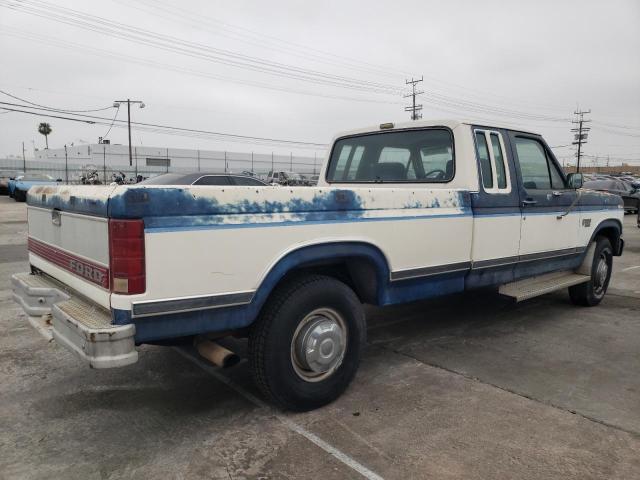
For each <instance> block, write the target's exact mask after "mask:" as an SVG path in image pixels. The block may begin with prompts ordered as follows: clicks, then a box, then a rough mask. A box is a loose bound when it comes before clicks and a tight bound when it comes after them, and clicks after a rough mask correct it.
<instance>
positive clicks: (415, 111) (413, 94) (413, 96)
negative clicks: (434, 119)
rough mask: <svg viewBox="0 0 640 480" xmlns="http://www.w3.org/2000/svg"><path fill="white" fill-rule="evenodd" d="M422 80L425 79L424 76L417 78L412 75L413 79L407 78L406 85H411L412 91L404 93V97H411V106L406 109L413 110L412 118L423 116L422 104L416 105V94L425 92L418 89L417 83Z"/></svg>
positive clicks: (407, 110) (405, 109) (417, 118)
mask: <svg viewBox="0 0 640 480" xmlns="http://www.w3.org/2000/svg"><path fill="white" fill-rule="evenodd" d="M422 81H424V76H422V77H420V78H419V79H416V80H414V79H413V77H411V80H407V81H406V82H405V84H406V85H411V93H408V94H407V95H404V98H409V97H411V106H409V107H404V111H405V112H411V120H420V119H421V118H422V114H421V113H420V111H421V110H422V104H419V105H416V96H418V95H421V94H423V93H424V92H423V91H417V90H416V85H417V84H418V83H420V82H422Z"/></svg>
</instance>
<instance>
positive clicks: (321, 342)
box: [291, 308, 347, 382]
mask: <svg viewBox="0 0 640 480" xmlns="http://www.w3.org/2000/svg"><path fill="white" fill-rule="evenodd" d="M346 332H347V330H346V326H345V322H344V320H343V318H342V316H341V315H340V314H338V312H336V311H335V310H331V309H328V308H320V309H317V310H314V311H313V312H311V313H309V314H308V315H307V316H306V317H305V318H304V319H303V320H302V322H300V325H298V328H297V329H296V331H295V333H294V335H293V339H292V342H291V360H292V364H293V367H294V370H295V371H296V373H297V374H298V375H299V376H300V377H301V378H302V379H304V380H306V381H309V382H317V381H319V380H322V379H325V378H327V377H328V376H329V375H331V374H332V373H333V372H335V371H336V369H337V368H338V367H339V366H340V364H341V363H342V359H343V358H344V354H345V351H346V345H347V335H346Z"/></svg>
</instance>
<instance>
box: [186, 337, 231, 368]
mask: <svg viewBox="0 0 640 480" xmlns="http://www.w3.org/2000/svg"><path fill="white" fill-rule="evenodd" d="M193 343H194V346H195V347H196V350H198V353H199V354H200V355H201V356H202V357H203V358H206V359H207V360H209V361H210V362H211V363H213V364H214V365H216V366H217V367H222V368H229V367H233V366H234V365H236V364H238V362H239V361H240V357H239V356H238V355H236V354H235V353H233V352H232V351H231V350H228V349H226V348H224V347H223V346H222V345H220V344H218V343H216V342H213V341H211V340H209V339H207V338H205V337H196V338H195V340H194V341H193Z"/></svg>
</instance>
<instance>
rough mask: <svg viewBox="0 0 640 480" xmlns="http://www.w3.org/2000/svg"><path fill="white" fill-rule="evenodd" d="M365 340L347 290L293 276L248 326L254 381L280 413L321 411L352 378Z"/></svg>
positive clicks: (322, 279)
mask: <svg viewBox="0 0 640 480" xmlns="http://www.w3.org/2000/svg"><path fill="white" fill-rule="evenodd" d="M365 337H366V324H365V318H364V312H363V309H362V305H361V303H360V301H359V299H358V297H357V296H356V294H355V293H354V292H353V290H351V288H349V287H348V286H347V285H345V284H344V283H342V282H340V281H338V280H336V279H335V278H332V277H326V276H322V275H310V276H304V277H297V278H293V279H291V280H288V281H287V282H286V283H284V284H283V285H281V286H280V287H278V288H277V290H276V291H275V292H274V293H273V294H272V295H271V298H270V299H269V300H268V302H267V304H266V305H265V307H264V308H263V311H262V314H261V315H260V318H259V319H258V320H257V321H256V323H255V324H254V326H253V327H252V330H251V333H250V336H249V358H250V364H251V370H252V373H253V378H254V380H255V382H256V384H257V386H258V387H259V388H260V390H261V391H262V393H263V394H264V395H265V396H266V397H267V398H268V399H269V400H270V401H272V402H273V403H275V404H276V405H278V406H279V407H281V408H283V409H285V410H293V411H307V410H312V409H314V408H318V407H321V406H323V405H326V404H328V403H330V402H332V401H333V400H335V399H336V398H338V397H339V396H340V395H341V394H342V392H344V390H345V389H346V388H347V386H348V385H349V383H350V382H351V380H352V379H353V377H354V376H355V373H356V371H357V369H358V365H359V363H360V356H361V353H362V348H363V346H364V343H365Z"/></svg>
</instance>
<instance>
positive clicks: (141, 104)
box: [113, 98, 145, 167]
mask: <svg viewBox="0 0 640 480" xmlns="http://www.w3.org/2000/svg"><path fill="white" fill-rule="evenodd" d="M123 103H126V104H127V129H128V130H129V166H130V167H131V166H133V154H132V151H131V104H132V103H137V104H139V106H140V108H144V107H145V104H144V102H143V101H142V100H130V99H128V98H127V99H126V100H116V101H115V102H113V106H114V107H119V106H120V105H121V104H123Z"/></svg>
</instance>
